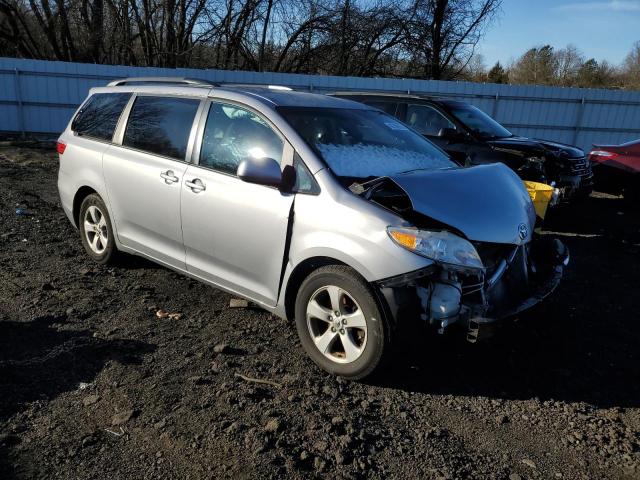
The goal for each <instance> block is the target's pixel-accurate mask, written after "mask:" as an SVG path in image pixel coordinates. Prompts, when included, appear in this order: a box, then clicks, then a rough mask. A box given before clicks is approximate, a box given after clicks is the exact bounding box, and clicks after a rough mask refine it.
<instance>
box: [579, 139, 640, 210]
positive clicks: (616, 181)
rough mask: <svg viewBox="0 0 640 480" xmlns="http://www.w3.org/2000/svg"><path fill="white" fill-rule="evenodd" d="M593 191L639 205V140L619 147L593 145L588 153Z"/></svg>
mask: <svg viewBox="0 0 640 480" xmlns="http://www.w3.org/2000/svg"><path fill="white" fill-rule="evenodd" d="M589 160H591V164H592V166H593V176H594V179H595V189H596V190H598V191H600V192H605V193H611V194H614V195H620V194H623V195H624V197H625V199H627V200H631V201H633V202H634V203H640V140H634V141H632V142H627V143H623V144H621V145H594V146H593V150H591V152H589Z"/></svg>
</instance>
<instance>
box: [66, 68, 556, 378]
mask: <svg viewBox="0 0 640 480" xmlns="http://www.w3.org/2000/svg"><path fill="white" fill-rule="evenodd" d="M58 153H59V155H60V170H59V177H58V188H59V191H60V198H61V201H62V206H63V208H64V210H65V212H66V214H67V216H68V217H69V220H70V221H71V222H72V223H73V225H75V226H76V227H77V228H78V229H79V231H80V236H81V239H82V243H83V245H84V248H85V250H86V252H87V254H88V255H89V256H90V257H91V258H92V259H93V260H95V261H97V262H100V263H107V262H110V261H112V260H113V259H114V258H115V257H116V255H118V254H120V253H122V252H126V253H131V254H136V255H141V256H144V257H147V258H149V259H151V260H153V261H155V262H158V263H160V264H162V265H164V266H166V267H169V268H171V269H173V270H176V271H178V272H181V273H184V274H185V275H188V276H190V277H193V278H196V279H198V280H201V281H203V282H206V283H209V284H211V285H213V286H215V287H217V288H220V289H223V290H226V291H228V292H231V293H232V294H234V295H237V296H241V297H244V298H246V299H248V300H250V301H252V302H254V303H256V304H258V305H260V306H261V307H263V308H265V309H267V310H269V311H271V312H272V313H273V314H275V315H278V316H280V317H283V318H287V319H291V320H294V321H295V323H296V327H297V330H298V334H299V336H300V341H301V343H302V346H303V347H304V349H305V350H306V352H307V353H308V354H309V356H310V357H311V358H312V359H313V361H314V362H315V363H317V364H318V365H319V366H320V367H322V368H324V369H325V370H327V371H329V372H331V373H334V374H337V375H341V376H344V377H347V378H351V379H360V378H363V377H365V376H367V375H369V374H371V373H372V372H373V371H374V370H375V369H376V367H378V366H379V365H380V363H381V360H382V359H383V357H384V356H385V354H386V353H387V352H388V351H389V348H390V345H391V342H392V340H393V339H394V337H395V336H396V333H397V331H398V329H401V328H412V326H413V325H425V326H427V327H431V328H433V330H435V331H437V332H439V333H443V332H445V331H446V330H448V329H450V328H451V329H452V330H461V331H462V332H463V334H464V335H466V337H467V339H468V340H470V341H476V340H478V339H480V338H482V337H484V336H485V334H486V333H488V332H489V331H490V330H491V329H492V327H493V326H494V325H495V324H497V323H498V321H499V320H505V319H509V318H515V317H516V316H518V315H519V314H520V313H521V312H522V311H524V310H526V309H528V308H529V307H531V306H533V305H534V304H536V303H538V302H540V301H541V300H542V299H543V298H545V297H546V296H547V295H548V294H549V293H551V292H552V291H553V290H554V289H555V287H556V286H557V285H558V283H559V281H560V278H561V276H562V272H563V267H564V266H565V265H566V264H567V262H568V253H567V251H566V249H565V247H564V246H563V245H562V243H560V242H559V241H558V240H555V239H548V238H546V237H544V238H537V234H535V233H534V224H535V220H536V218H535V213H534V208H533V205H532V203H531V199H530V197H529V196H528V194H527V191H526V190H525V188H524V186H523V184H522V182H521V181H520V180H519V179H518V177H517V176H516V174H515V173H513V172H512V171H511V170H510V169H509V168H507V167H506V166H504V165H502V164H490V165H485V166H478V167H472V168H460V167H459V166H457V165H456V164H455V163H453V162H452V161H451V160H450V159H449V158H448V156H447V155H446V154H445V153H444V152H443V151H442V150H440V149H439V148H438V147H436V146H434V145H433V144H432V143H430V142H429V141H428V140H426V139H424V138H423V137H422V136H420V135H419V134H417V133H416V132H414V131H413V130H411V129H409V128H408V127H406V126H405V125H403V124H402V123H400V122H399V121H397V120H396V119H394V118H393V117H391V116H389V115H387V114H385V113H383V112H381V111H378V110H375V109H373V108H371V107H368V106H366V105H363V104H360V103H356V102H352V101H348V100H343V99H339V98H333V97H329V96H324V95H316V94H311V93H302V92H294V91H289V89H285V88H282V87H243V86H223V87H220V86H216V85H212V84H208V83H206V82H203V81H197V80H187V79H162V78H157V79H125V80H119V81H115V82H112V83H111V84H109V86H107V87H103V88H94V89H92V90H91V91H90V93H89V96H88V98H87V99H86V101H85V102H84V103H83V104H82V106H81V107H80V108H79V110H78V111H77V113H76V114H75V115H74V117H73V119H72V121H71V123H70V124H69V126H68V127H67V129H66V130H65V131H64V132H63V133H62V135H61V136H60V138H59V141H58Z"/></svg>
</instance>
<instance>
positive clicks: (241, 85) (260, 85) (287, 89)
mask: <svg viewBox="0 0 640 480" xmlns="http://www.w3.org/2000/svg"><path fill="white" fill-rule="evenodd" d="M220 86H222V87H231V88H234V87H235V88H251V87H257V88H268V89H269V90H282V91H285V92H292V91H293V88H291V87H286V86H284V85H267V84H264V83H223V84H221V85H220Z"/></svg>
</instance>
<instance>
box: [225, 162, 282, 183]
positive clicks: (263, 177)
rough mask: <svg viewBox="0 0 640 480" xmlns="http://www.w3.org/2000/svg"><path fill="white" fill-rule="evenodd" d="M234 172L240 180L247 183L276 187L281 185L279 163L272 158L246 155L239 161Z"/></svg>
mask: <svg viewBox="0 0 640 480" xmlns="http://www.w3.org/2000/svg"><path fill="white" fill-rule="evenodd" d="M236 174H237V175H238V178H240V180H243V181H245V182H248V183H255V184H258V185H266V186H269V187H278V188H280V186H281V185H282V172H281V171H280V164H279V163H278V162H276V161H275V160H274V159H273V158H268V157H264V158H254V157H248V158H246V159H244V160H243V161H242V162H240V165H238V170H237V172H236Z"/></svg>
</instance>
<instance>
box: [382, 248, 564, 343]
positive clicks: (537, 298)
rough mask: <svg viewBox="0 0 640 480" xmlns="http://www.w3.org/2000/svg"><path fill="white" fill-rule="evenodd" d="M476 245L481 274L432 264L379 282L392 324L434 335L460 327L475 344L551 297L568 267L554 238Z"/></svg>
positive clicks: (456, 267)
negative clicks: (408, 323) (409, 323)
mask: <svg viewBox="0 0 640 480" xmlns="http://www.w3.org/2000/svg"><path fill="white" fill-rule="evenodd" d="M475 246H476V249H477V250H478V252H479V254H480V256H481V258H482V260H483V264H484V266H485V268H484V269H464V268H460V267H458V266H448V265H444V264H440V265H437V264H434V265H432V266H430V267H429V268H427V269H423V270H420V271H417V272H413V273H411V274H407V275H403V276H400V277H394V278H389V279H385V280H383V281H380V282H378V287H379V289H380V292H381V293H382V294H383V295H384V297H385V299H386V301H387V304H388V305H389V307H390V310H391V313H392V314H393V315H394V318H395V319H396V321H402V320H403V319H404V318H411V317H414V318H419V319H420V321H421V322H422V323H424V324H426V325H429V326H432V327H434V328H435V329H436V330H437V331H438V332H439V333H444V332H445V331H446V330H448V329H449V327H451V326H453V325H456V326H462V327H463V328H464V329H465V331H466V336H467V340H469V341H470V342H476V341H478V340H481V339H483V338H486V337H489V336H491V335H492V333H493V330H494V327H495V326H496V325H497V324H498V323H499V321H501V320H505V319H509V318H515V317H517V316H518V315H519V314H521V313H522V312H524V311H525V310H528V309H530V308H531V307H533V306H535V305H536V304H538V303H539V302H541V301H542V300H544V299H545V298H546V297H547V296H548V295H550V294H551V293H552V292H553V291H554V290H555V289H556V287H557V286H558V284H559V283H560V280H561V278H562V274H563V270H564V267H565V266H566V265H567V264H568V262H569V252H568V250H567V248H566V247H565V246H564V244H563V243H562V242H560V241H559V240H557V239H549V238H537V237H534V239H533V240H532V241H531V242H529V243H526V244H523V245H505V244H492V243H481V242H476V244H475Z"/></svg>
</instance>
